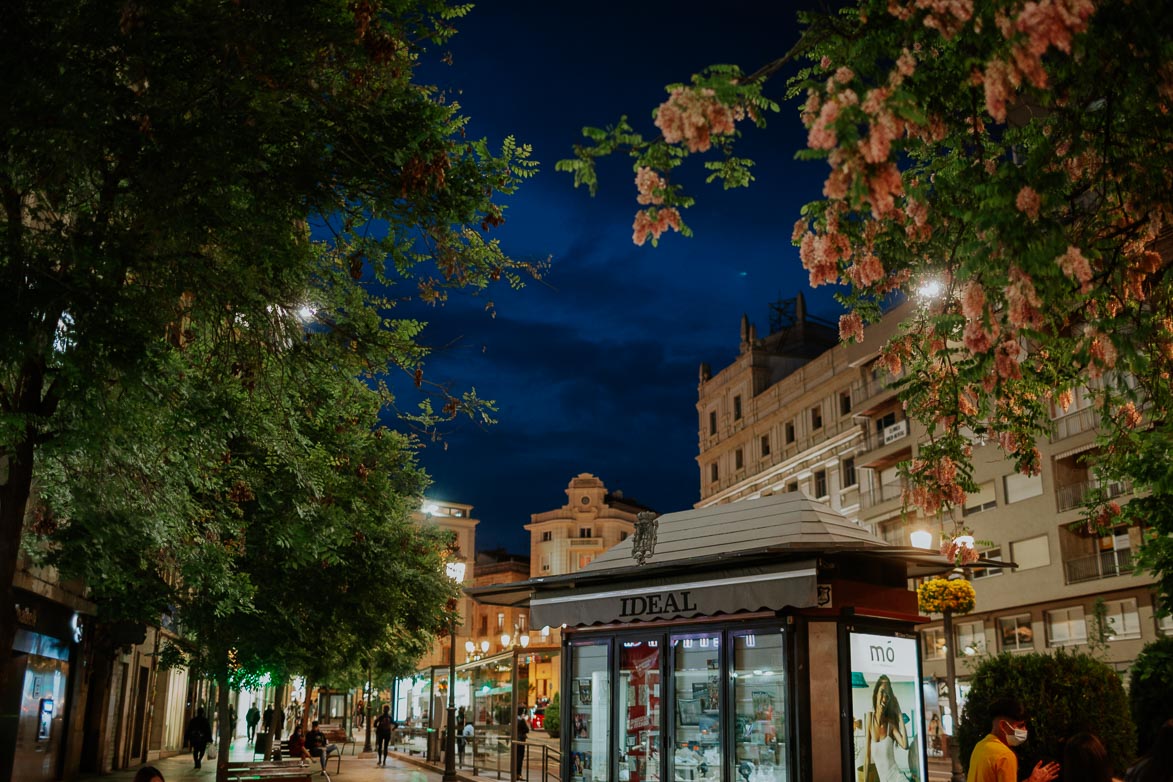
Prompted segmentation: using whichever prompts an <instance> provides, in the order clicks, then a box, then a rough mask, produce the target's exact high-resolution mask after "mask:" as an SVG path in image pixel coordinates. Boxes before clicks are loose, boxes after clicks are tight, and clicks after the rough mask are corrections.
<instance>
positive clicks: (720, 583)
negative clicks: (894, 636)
mask: <svg viewBox="0 0 1173 782" xmlns="http://www.w3.org/2000/svg"><path fill="white" fill-rule="evenodd" d="M592 586H593V588H590V587H582V588H574V589H565V590H556V591H554V590H552V591H549V592H544V593H541V594H540V595H535V596H534V597H533V598H532V599H531V601H530V613H531V616H532V621H533V625H534V626H535V627H538V626H541V625H552V626H558V625H562V624H565V625H568V626H571V627H575V626H582V625H594V624H605V623H609V622H636V621H649V620H653V619H678V618H690V617H697V616H714V615H717V614H735V613H738V612H742V611H761V610H770V611H776V610H779V609H782V608H785V607H787V606H793V607H795V608H810V607H813V606H815V605H817V604H818V588H817V585H816V569H815V562H814V560H806V561H800V562H789V563H785V564H781V565H773V566H759V567H742V568H736V569H729V570H720V571H715V572H709V573H703V574H701V573H698V574H697V575H696V577H695V578H688V577H685V578H681V576H680V574H676V575H675V576H662V577H659V578H653V579H644V580H639V581H632V582H629V583H626V584H624V585H623V586H622V587H621V588H616V586H615V585H614V584H611V585H592Z"/></svg>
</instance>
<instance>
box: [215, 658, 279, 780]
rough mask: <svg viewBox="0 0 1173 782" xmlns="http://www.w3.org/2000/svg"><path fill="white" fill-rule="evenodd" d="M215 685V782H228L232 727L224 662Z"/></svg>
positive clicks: (224, 659) (226, 669)
mask: <svg viewBox="0 0 1173 782" xmlns="http://www.w3.org/2000/svg"><path fill="white" fill-rule="evenodd" d="M227 659H228V655H227V654H225V655H222V657H221V660H223V661H226V660H227ZM216 684H217V685H218V686H217V688H216V689H217V695H216V718H217V722H216V724H217V725H219V726H220V729H219V730H218V731H216V732H217V734H219V735H218V736H217V737H216V744H217V745H218V746H217V748H216V782H228V752H229V749H230V747H231V746H232V726H231V725H229V724H228V700H229V695H230V694H231V693H229V692H228V668H227V667H225V663H224V662H221V663H220V670H219V671H217V673H216ZM274 719H276V717H275V716H274Z"/></svg>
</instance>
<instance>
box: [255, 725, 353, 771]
mask: <svg viewBox="0 0 1173 782" xmlns="http://www.w3.org/2000/svg"><path fill="white" fill-rule="evenodd" d="M322 732H323V733H325V731H322ZM326 740H327V741H330V737H329V734H327V736H326ZM271 757H272V759H271V760H270V761H268V762H270V763H281V764H284V765H285V766H286V767H295V765H296V763H297V761H298V760H300V758H295V757H292V756H291V755H290V754H289V739H287V738H284V739H281V743H280V745H278V748H277V750H276V751H274V752H273V754H272V756H271ZM334 757H335V758H337V760H338V765H337V766H336V767H335V768H334V773H335V774H341V773H342V748H341V747H339V748H338V753H337V754H335V755H334ZM328 762H329V761H328V760H327V763H328ZM310 763H312V764H313V765H314V766H317V767H318V768H321V765H322V761H321V759H320V758H316V757H314V756H313V755H312V754H311V755H310Z"/></svg>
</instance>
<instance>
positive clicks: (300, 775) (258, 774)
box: [225, 760, 313, 782]
mask: <svg viewBox="0 0 1173 782" xmlns="http://www.w3.org/2000/svg"><path fill="white" fill-rule="evenodd" d="M225 773H226V778H227V779H228V782H247V780H254V779H255V780H261V782H312V776H313V772H312V770H311V769H310V768H303V767H300V766H299V765H298V764H297V762H296V761H293V762H288V761H279V760H277V761H274V760H266V761H261V762H259V763H245V762H239V761H237V762H231V763H229V764H228V768H227V769H226V770H225Z"/></svg>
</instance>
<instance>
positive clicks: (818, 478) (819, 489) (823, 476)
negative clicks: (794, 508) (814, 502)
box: [815, 470, 827, 497]
mask: <svg viewBox="0 0 1173 782" xmlns="http://www.w3.org/2000/svg"><path fill="white" fill-rule="evenodd" d="M815 496H816V497H826V496H827V471H826V470H818V471H817V472H816V473H815Z"/></svg>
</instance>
